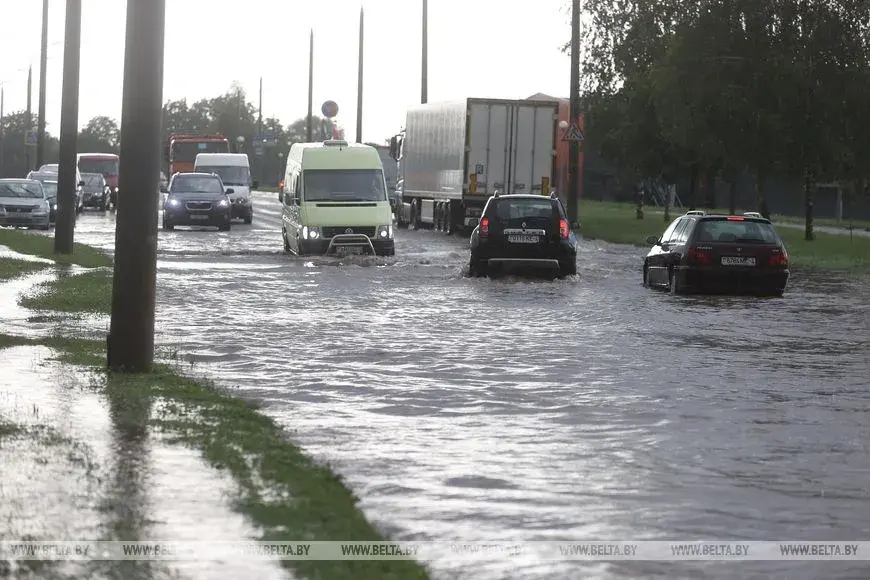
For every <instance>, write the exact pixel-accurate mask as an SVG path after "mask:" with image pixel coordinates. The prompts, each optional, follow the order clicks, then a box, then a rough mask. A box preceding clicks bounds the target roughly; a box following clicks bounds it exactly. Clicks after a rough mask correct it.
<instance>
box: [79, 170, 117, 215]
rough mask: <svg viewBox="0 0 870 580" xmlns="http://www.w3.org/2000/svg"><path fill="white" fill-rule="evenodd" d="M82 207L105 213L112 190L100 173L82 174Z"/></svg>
mask: <svg viewBox="0 0 870 580" xmlns="http://www.w3.org/2000/svg"><path fill="white" fill-rule="evenodd" d="M82 182H83V183H84V186H82V207H93V208H97V209H98V210H100V211H106V208H107V207H109V203H110V198H111V194H112V190H111V188H110V187H109V184H108V183H107V182H106V178H105V177H103V174H102V173H82Z"/></svg>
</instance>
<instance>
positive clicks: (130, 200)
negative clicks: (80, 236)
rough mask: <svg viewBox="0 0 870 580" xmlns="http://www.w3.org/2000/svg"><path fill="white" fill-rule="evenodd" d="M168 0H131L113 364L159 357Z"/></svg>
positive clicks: (141, 366) (119, 367) (135, 367)
mask: <svg viewBox="0 0 870 580" xmlns="http://www.w3.org/2000/svg"><path fill="white" fill-rule="evenodd" d="M165 28H166V0H148V1H147V2H141V1H132V0H131V1H129V2H127V38H126V50H125V54H124V92H123V105H122V110H121V134H122V135H124V136H125V137H124V138H123V139H121V152H120V157H121V159H128V160H131V161H128V162H126V163H122V164H121V172H120V175H119V176H118V177H119V179H118V181H119V183H118V186H119V188H120V190H121V191H122V192H124V193H123V195H119V196H118V212H117V218H116V226H115V276H114V280H113V285H112V322H111V326H110V330H109V336H108V338H107V345H106V347H107V348H106V355H107V359H108V360H107V363H108V366H109V368H110V369H112V370H115V371H121V372H132V373H141V372H148V371H150V370H151V366H152V364H153V363H154V306H155V294H156V290H157V202H158V199H159V195H160V194H159V192H158V191H159V183H158V182H159V178H160V177H159V176H160V141H161V134H160V133H161V120H162V116H163V38H164V34H165V32H164V31H165Z"/></svg>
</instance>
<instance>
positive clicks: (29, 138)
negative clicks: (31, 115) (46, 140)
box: [24, 131, 39, 147]
mask: <svg viewBox="0 0 870 580" xmlns="http://www.w3.org/2000/svg"><path fill="white" fill-rule="evenodd" d="M38 140H39V138H38V135H37V132H36V131H28V132H27V133H25V134H24V144H25V145H27V146H28V147H34V146H36V143H37V141H38Z"/></svg>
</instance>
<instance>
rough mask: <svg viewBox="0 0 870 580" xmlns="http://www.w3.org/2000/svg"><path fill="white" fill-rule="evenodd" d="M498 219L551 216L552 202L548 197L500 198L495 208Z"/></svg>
mask: <svg viewBox="0 0 870 580" xmlns="http://www.w3.org/2000/svg"><path fill="white" fill-rule="evenodd" d="M495 213H496V215H497V216H498V218H499V219H502V220H510V219H530V218H547V219H549V218H552V217H553V203H552V202H551V201H550V198H547V197H545V198H542V199H523V198H520V199H500V200H499V201H498V204H497V205H496V208H495Z"/></svg>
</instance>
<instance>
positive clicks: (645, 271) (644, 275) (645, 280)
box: [643, 264, 649, 288]
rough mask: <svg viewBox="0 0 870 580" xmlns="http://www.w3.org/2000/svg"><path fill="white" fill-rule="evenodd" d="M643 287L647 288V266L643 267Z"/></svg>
mask: <svg viewBox="0 0 870 580" xmlns="http://www.w3.org/2000/svg"><path fill="white" fill-rule="evenodd" d="M643 287H644V288H649V265H647V264H644V265H643Z"/></svg>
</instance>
